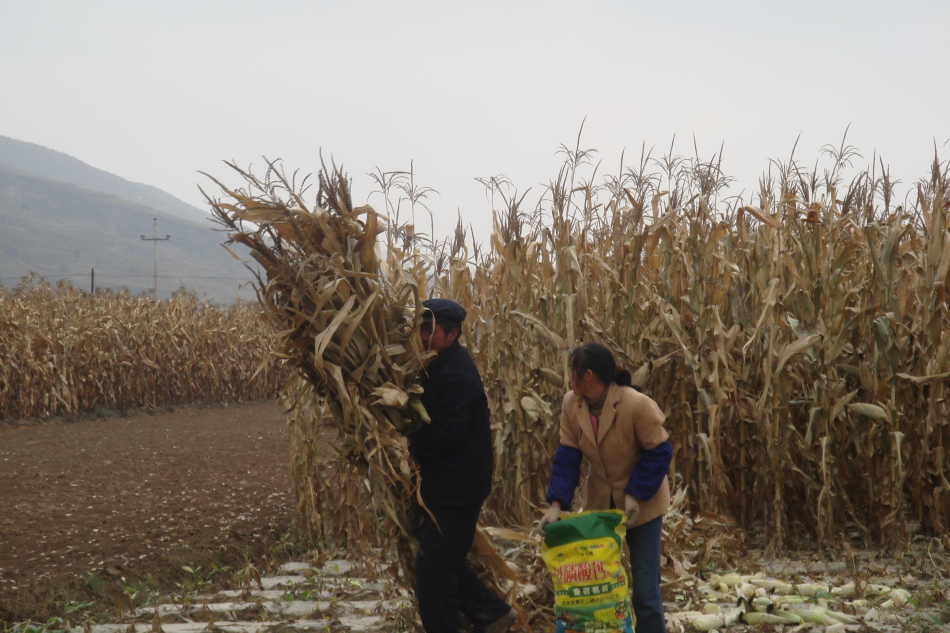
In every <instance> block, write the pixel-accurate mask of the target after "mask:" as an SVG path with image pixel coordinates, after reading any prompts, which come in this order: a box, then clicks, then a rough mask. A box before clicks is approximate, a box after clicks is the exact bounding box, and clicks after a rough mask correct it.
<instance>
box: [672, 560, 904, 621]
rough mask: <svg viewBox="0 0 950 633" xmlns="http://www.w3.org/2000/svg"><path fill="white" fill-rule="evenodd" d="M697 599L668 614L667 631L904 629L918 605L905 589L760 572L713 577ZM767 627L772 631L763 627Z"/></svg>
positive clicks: (702, 586) (702, 585)
mask: <svg viewBox="0 0 950 633" xmlns="http://www.w3.org/2000/svg"><path fill="white" fill-rule="evenodd" d="M695 589H696V591H695V594H696V595H697V597H696V599H695V600H687V601H685V602H686V604H685V605H684V606H686V607H693V608H692V609H687V610H683V611H675V612H671V613H667V616H666V617H667V630H668V631H693V630H695V631H714V630H722V629H728V628H732V627H734V625H735V627H736V628H739V629H740V630H747V629H746V628H745V627H742V625H751V626H753V627H755V629H754V630H769V629H772V630H783V628H784V627H796V626H797V627H800V628H804V629H806V630H813V629H818V630H822V629H823V630H824V631H826V632H828V633H838V632H843V631H849V630H868V628H867V627H868V626H869V625H870V626H873V627H875V628H878V627H880V626H881V625H889V626H893V627H895V628H894V629H893V630H905V629H904V625H906V623H907V622H908V620H909V619H910V618H911V616H912V615H913V611H914V609H915V607H916V601H915V600H914V597H913V595H912V594H911V592H910V591H908V590H907V589H904V588H901V587H898V586H896V583H892V584H877V583H871V582H867V581H863V582H862V581H859V582H854V581H849V582H847V583H843V584H840V585H838V586H835V585H834V584H831V583H829V582H824V581H817V582H816V581H810V580H807V579H804V580H802V581H797V582H795V581H788V580H780V579H777V578H771V577H768V576H766V575H765V574H763V573H761V572H760V573H755V574H746V575H740V574H738V573H735V572H732V573H726V574H722V575H719V574H713V575H711V576H710V577H709V578H708V580H707V581H705V582H702V583H698V584H697V585H696V586H695ZM767 625H772V627H769V628H766V627H767Z"/></svg>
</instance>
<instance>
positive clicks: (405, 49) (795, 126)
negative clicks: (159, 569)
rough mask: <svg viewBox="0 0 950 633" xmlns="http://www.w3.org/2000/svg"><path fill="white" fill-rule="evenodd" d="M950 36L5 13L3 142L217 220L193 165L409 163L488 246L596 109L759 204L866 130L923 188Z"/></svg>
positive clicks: (15, 1) (120, 0)
mask: <svg viewBox="0 0 950 633" xmlns="http://www.w3.org/2000/svg"><path fill="white" fill-rule="evenodd" d="M948 27H950V2H946V1H945V0H941V1H929V2H913V1H907V0H904V1H902V2H883V1H875V0H864V1H861V2H857V1H855V2H851V1H847V2H835V1H831V0H828V1H824V2H817V1H816V2H812V1H809V0H802V1H797V2H785V1H770V0H754V1H747V2H740V1H728V0H723V1H719V2H677V1H654V2H640V1H628V2H612V1H590V2H579V1H574V2H561V1H557V0H555V1H550V0H549V1H547V2H521V1H517V0H508V1H507V2H495V1H493V0H481V1H479V2H464V3H463V2H454V1H451V0H442V1H440V2H422V1H407V2H398V1H390V2H383V1H375V2H369V1H366V2H363V1H359V0H347V1H339V2H317V1H309V2H308V1H303V0H300V1H290V0H269V1H267V2H263V1H258V2H252V1H239V0H230V1H224V0H220V1H210V0H209V1H202V0H187V1H178V0H161V1H159V0H153V1H150V2H145V1H141V0H117V1H105V0H84V1H83V2H75V1H66V0H57V1H46V0H0V95H2V96H0V134H2V135H5V136H11V137H13V138H16V139H19V140H23V141H29V142H33V143H38V144H40V145H44V146H46V147H49V148H52V149H56V150H59V151H62V152H65V153H67V154H70V155H72V156H75V157H76V158H79V159H80V160H83V161H85V162H87V163H89V164H91V165H94V166H96V167H99V168H102V169H105V170H107V171H110V172H112V173H114V174H117V175H119V176H122V177H124V178H127V179H129V180H133V181H137V182H143V183H148V184H151V185H155V186H157V187H159V188H161V189H164V190H166V191H168V192H169V193H172V194H173V195H175V196H178V197H179V198H181V199H183V200H185V201H187V202H190V203H192V204H195V205H196V206H201V207H204V203H203V199H202V197H201V196H200V194H199V192H198V189H197V185H198V184H199V183H202V184H203V183H205V182H206V181H205V180H204V178H203V177H202V176H200V175H199V174H198V173H197V172H198V171H199V170H201V171H207V172H210V173H212V174H214V175H216V176H219V177H221V178H223V179H224V180H225V181H227V182H229V183H234V184H237V183H238V180H237V179H236V178H235V177H233V176H231V175H230V173H229V171H228V170H227V168H226V167H225V166H224V165H223V163H222V161H223V160H232V159H233V160H235V161H237V162H238V163H239V164H242V165H249V164H253V165H255V166H257V167H260V165H261V164H262V162H263V160H262V156H267V157H268V158H278V157H279V158H283V159H284V161H285V163H286V164H287V166H288V167H293V168H298V167H299V168H300V169H301V170H303V171H304V172H312V171H316V169H317V168H318V166H319V159H318V152H319V150H320V149H322V150H323V152H324V154H325V155H326V156H328V157H329V156H330V155H332V156H333V157H334V158H335V159H336V161H337V162H339V163H342V164H343V166H344V167H345V168H346V169H347V171H349V172H350V174H351V175H352V176H353V177H354V184H355V191H354V197H355V198H356V200H357V202H364V201H365V200H366V198H367V196H368V195H369V194H370V191H371V187H372V183H371V181H370V179H369V178H368V177H366V176H365V175H364V174H365V173H366V172H369V171H374V170H375V169H376V168H377V167H380V168H382V169H384V170H396V169H408V167H409V164H410V161H414V166H415V171H416V174H417V178H418V180H419V182H421V183H422V184H424V185H427V186H430V187H433V188H435V189H437V190H438V191H439V192H440V195H438V196H435V195H433V196H431V197H430V199H429V206H430V207H431V208H432V210H433V211H434V212H435V213H436V215H437V221H436V233H437V234H439V233H442V234H444V233H445V232H447V231H448V230H449V229H450V228H451V227H452V226H453V225H454V223H455V218H456V212H457V210H460V211H461V213H462V216H463V219H464V221H465V222H466V223H471V224H473V225H475V226H476V232H477V234H479V235H480V237H481V238H484V237H485V236H486V235H487V232H488V228H489V226H490V221H491V220H490V214H489V212H490V206H489V203H488V202H487V201H486V198H485V195H484V189H483V187H482V186H481V185H480V184H478V183H477V182H476V181H475V178H476V177H479V176H491V175H495V174H505V175H507V176H508V177H509V178H511V180H513V181H514V182H515V184H516V185H518V187H519V188H520V189H522V190H524V189H526V188H528V187H534V190H535V191H539V190H540V188H539V187H538V186H536V185H538V184H539V183H546V182H548V181H549V180H551V179H552V178H554V177H555V176H556V175H557V168H558V166H559V164H560V159H559V158H558V157H557V156H556V155H555V153H556V150H557V147H558V146H559V145H560V144H562V143H565V144H569V145H573V143H574V141H575V138H576V136H577V132H578V129H579V127H580V125H581V122H582V121H583V120H584V118H585V117H586V125H585V128H584V136H583V139H582V145H584V146H586V147H594V148H598V149H599V150H600V153H599V158H601V159H602V160H603V167H602V170H609V171H612V172H616V171H617V169H618V168H619V164H620V156H621V152H622V151H623V150H624V149H626V151H627V158H628V160H629V159H633V158H635V157H637V156H638V155H639V152H640V148H641V144H643V143H646V144H647V146H648V147H650V146H656V147H657V149H656V150H655V151H654V154H656V155H659V154H661V153H662V152H664V151H665V150H666V149H667V148H668V147H669V145H670V143H671V141H672V139H673V136H674V135H676V148H675V149H676V151H677V152H678V153H683V154H692V152H693V147H692V138H693V135H695V138H696V141H697V143H698V147H699V154H700V156H701V157H702V158H709V157H710V156H712V154H714V153H716V152H717V151H718V150H719V147H720V144H724V152H723V159H724V160H723V165H724V169H725V171H726V173H727V174H729V175H731V176H733V177H735V178H736V179H737V182H736V183H735V185H734V187H733V191H735V192H738V191H739V190H741V189H746V190H748V189H751V188H755V187H756V182H757V178H758V177H759V175H760V174H761V173H762V172H763V171H764V170H765V169H766V168H767V167H768V159H769V158H776V157H782V158H786V157H787V156H788V154H789V152H790V150H791V149H792V145H793V143H794V142H795V139H796V138H797V137H798V136H799V135H801V140H800V142H799V146H798V151H797V157H798V158H800V159H802V160H803V161H804V162H805V163H806V164H812V163H814V161H815V160H816V159H817V158H818V156H819V149H820V148H821V146H823V145H825V144H837V143H839V142H840V140H841V136H842V134H843V133H844V131H845V128H846V127H847V126H848V125H849V124H850V126H851V128H850V132H849V136H848V140H849V142H850V143H851V144H852V145H855V146H857V147H858V148H859V149H860V150H861V151H862V153H863V155H864V156H865V159H866V160H869V159H870V157H871V156H872V153H873V152H874V151H875V150H876V151H877V152H878V154H879V155H881V156H883V158H884V160H885V162H886V163H888V164H890V166H891V168H892V173H893V175H894V176H896V177H897V178H900V179H903V180H905V181H913V180H915V179H917V178H920V177H922V176H923V175H925V174H926V170H927V167H928V165H929V163H930V161H931V160H932V158H933V148H934V142H935V141H936V143H937V144H938V146H939V147H940V148H941V155H942V157H943V158H950V146H947V145H945V143H946V142H947V141H948V139H950V115H948V112H950V82H948V80H947V77H948V76H950V70H948V62H950V38H948V37H947V30H948ZM370 202H371V203H374V202H378V199H372V198H371V199H370ZM377 206H378V205H377Z"/></svg>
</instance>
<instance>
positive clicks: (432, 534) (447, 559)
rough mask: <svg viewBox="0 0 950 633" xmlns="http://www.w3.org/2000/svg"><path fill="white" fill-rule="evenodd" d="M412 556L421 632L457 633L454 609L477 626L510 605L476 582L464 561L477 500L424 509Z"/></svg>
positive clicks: (478, 505)
mask: <svg viewBox="0 0 950 633" xmlns="http://www.w3.org/2000/svg"><path fill="white" fill-rule="evenodd" d="M428 508H429V511H430V512H432V514H433V515H435V519H436V521H437V522H438V526H436V524H435V523H433V521H432V517H430V516H428V515H426V518H425V524H424V525H423V527H422V535H421V538H420V540H419V554H418V556H416V598H417V599H418V600H419V614H420V615H421V616H422V627H423V628H424V629H425V631H426V633H458V630H459V616H458V614H459V611H461V612H462V613H464V614H465V617H467V618H468V619H469V620H470V621H471V622H472V624H473V625H474V626H475V627H476V629H478V628H482V627H484V626H486V625H488V624H490V623H491V622H494V621H495V620H497V619H498V618H500V617H502V616H504V615H505V614H507V613H508V611H509V609H510V607H509V606H508V604H507V603H505V602H504V601H503V600H501V599H500V598H498V597H497V596H495V595H494V594H493V593H492V592H491V591H489V590H488V588H487V587H485V585H484V584H483V583H482V581H481V580H479V578H478V576H476V575H475V572H473V571H472V569H471V568H470V567H469V566H468V564H467V563H466V562H465V557H466V555H467V554H468V551H469V549H470V548H471V547H472V541H473V540H474V539H475V526H476V524H477V523H478V515H479V514H480V513H481V509H482V502H481V501H479V502H478V503H475V504H470V505H464V506H434V505H429V506H428Z"/></svg>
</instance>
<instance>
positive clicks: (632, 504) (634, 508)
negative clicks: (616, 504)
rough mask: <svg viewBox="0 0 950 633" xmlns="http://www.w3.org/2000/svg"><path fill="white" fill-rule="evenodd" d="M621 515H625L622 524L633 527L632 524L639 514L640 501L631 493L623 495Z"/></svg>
mask: <svg viewBox="0 0 950 633" xmlns="http://www.w3.org/2000/svg"><path fill="white" fill-rule="evenodd" d="M623 515H624V516H625V517H627V520H626V521H624V525H626V526H627V527H628V528H631V527H633V524H634V523H636V522H637V517H638V516H640V502H639V501H637V498H636V497H634V496H633V495H626V496H624V498H623Z"/></svg>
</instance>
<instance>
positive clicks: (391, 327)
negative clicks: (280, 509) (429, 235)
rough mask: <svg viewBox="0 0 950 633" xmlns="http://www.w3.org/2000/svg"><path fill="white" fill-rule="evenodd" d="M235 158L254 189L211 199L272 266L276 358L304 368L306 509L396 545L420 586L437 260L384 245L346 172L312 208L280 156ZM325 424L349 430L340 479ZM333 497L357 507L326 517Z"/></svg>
mask: <svg viewBox="0 0 950 633" xmlns="http://www.w3.org/2000/svg"><path fill="white" fill-rule="evenodd" d="M231 166H232V167H233V168H234V169H236V170H237V171H238V173H240V175H241V176H242V177H243V179H244V180H245V183H246V186H245V188H243V189H237V190H232V189H229V188H227V187H225V186H224V185H223V184H221V183H220V182H218V184H219V186H221V189H222V191H223V192H224V194H225V195H226V199H225V200H211V204H212V208H213V210H214V213H215V216H216V218H217V220H218V222H220V223H221V224H222V225H224V226H225V227H227V229H228V230H229V232H230V233H229V240H230V242H234V243H239V244H243V245H244V246H246V247H248V248H249V249H250V252H251V255H252V257H253V258H254V259H255V260H256V262H257V263H258V264H259V265H260V266H261V268H262V269H263V272H262V273H261V275H260V276H259V277H258V287H257V291H258V295H259V297H260V300H261V302H262V303H263V304H264V306H265V307H266V310H267V314H268V316H269V319H270V321H271V322H272V324H273V325H274V327H275V328H276V329H277V331H278V338H279V342H278V348H277V351H276V355H277V356H279V357H280V358H283V359H285V360H286V362H287V363H288V364H289V365H290V366H292V367H293V368H295V369H297V370H299V373H298V374H297V375H296V377H295V378H292V379H291V381H290V382H289V383H288V385H287V386H286V388H285V391H284V402H286V403H288V404H289V405H290V406H291V407H292V408H293V409H294V420H295V423H294V438H295V439H294V441H295V446H296V450H295V455H296V456H297V458H296V459H295V464H294V476H295V479H296V488H297V490H298V499H299V504H300V507H299V511H298V520H299V521H302V522H303V524H304V525H305V527H307V528H308V532H309V533H310V535H311V536H312V537H320V536H321V535H323V536H325V537H329V535H331V534H336V535H342V534H343V533H344V532H346V538H347V539H349V541H348V542H349V543H351V544H353V545H358V546H362V547H367V548H368V547H369V546H371V545H375V544H380V545H383V546H385V547H389V546H392V545H396V546H397V549H398V552H399V556H400V560H401V562H402V571H403V572H404V573H403V580H404V581H405V582H406V583H407V584H411V583H412V579H413V573H412V569H413V560H414V551H415V536H414V535H415V532H416V527H417V522H418V520H419V518H420V514H419V511H420V506H419V502H418V501H417V495H416V491H417V480H416V472H415V468H414V465H413V463H412V461H411V459H410V457H409V454H408V449H407V442H406V439H405V438H404V436H403V434H404V433H406V432H408V431H410V430H412V429H414V428H416V427H417V426H418V425H420V424H424V423H426V422H428V416H427V414H426V412H425V409H424V408H423V407H422V405H421V401H420V400H419V398H418V395H416V394H418V393H420V392H421V387H419V386H418V384H417V383H416V379H417V377H418V376H419V374H420V372H421V371H422V370H423V367H424V366H425V364H426V362H427V361H428V360H429V359H431V358H432V357H433V356H434V353H433V352H425V351H424V350H423V349H422V347H421V341H420V339H419V337H418V322H419V317H420V316H421V314H422V310H423V309H422V305H421V303H422V301H423V300H424V299H425V297H424V296H423V295H424V293H425V291H426V285H425V280H426V268H427V263H426V260H425V259H424V258H420V257H418V256H417V255H416V254H414V253H405V252H404V251H401V250H399V249H396V248H389V249H388V250H387V252H386V257H385V258H382V257H381V256H380V255H379V253H378V252H377V245H376V236H377V234H378V233H380V232H382V231H384V230H385V228H384V226H383V223H384V222H385V221H386V219H385V218H381V217H380V216H378V215H377V214H376V212H375V211H374V210H373V209H372V208H371V207H368V206H364V207H360V208H353V206H352V202H351V199H350V193H349V190H348V183H347V181H346V179H345V177H344V176H343V174H342V173H341V172H340V171H339V170H335V169H334V170H332V171H329V172H328V171H322V172H321V173H320V174H319V183H318V186H317V188H316V189H317V191H316V200H315V203H314V204H313V205H312V206H311V205H308V204H307V202H305V200H304V195H306V192H307V189H308V187H307V185H306V181H305V180H304V181H303V182H301V183H299V185H298V184H297V183H296V182H294V181H293V179H292V178H288V177H287V176H286V175H285V174H284V173H283V172H282V171H281V169H280V167H279V165H277V164H273V163H271V164H269V166H268V169H267V171H266V173H265V175H264V177H263V179H258V178H257V177H256V176H254V175H252V174H251V173H248V172H247V171H243V170H240V169H239V168H237V167H236V166H234V165H231ZM216 182H217V181H216ZM299 377H303V378H304V379H305V381H302V380H300V379H299ZM321 423H329V424H332V425H333V426H334V427H335V429H336V431H337V439H338V441H337V450H338V451H339V454H340V456H341V457H342V462H341V464H340V465H341V466H342V467H340V468H336V469H334V476H335V477H337V479H335V480H334V481H333V482H332V483H331V482H330V480H328V479H327V477H328V473H327V472H325V470H324V466H323V465H322V464H320V463H319V462H318V461H317V460H316V459H315V457H316V451H313V450H307V449H306V448H305V445H306V444H308V443H312V442H315V441H316V438H317V435H318V426H319V425H320V424H321ZM344 464H345V465H344ZM331 485H332V486H333V488H334V490H333V492H332V493H331V492H330V491H329V487H330V486H331ZM320 496H323V497H324V499H322V500H320V499H317V497H320ZM328 500H329V502H330V503H332V504H333V506H334V508H336V509H340V508H345V509H344V510H343V512H337V513H335V514H336V515H337V516H336V517H334V516H323V515H321V513H320V512H319V508H320V507H321V506H322V503H323V502H326V501H328ZM341 502H342V503H341ZM348 510H353V512H352V513H350V512H347V511H348ZM367 510H369V511H367ZM347 515H349V516H347ZM338 519H342V520H343V521H346V522H347V525H348V527H349V528H351V529H347V530H339V531H336V530H333V529H332V526H331V525H329V524H328V521H334V520H338ZM354 524H355V526H356V530H353V529H352V528H353V527H354ZM387 536H388V538H387ZM484 554H485V556H487V557H488V558H490V557H491V556H492V555H494V556H497V554H493V551H486V552H484ZM502 564H503V563H502Z"/></svg>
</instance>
